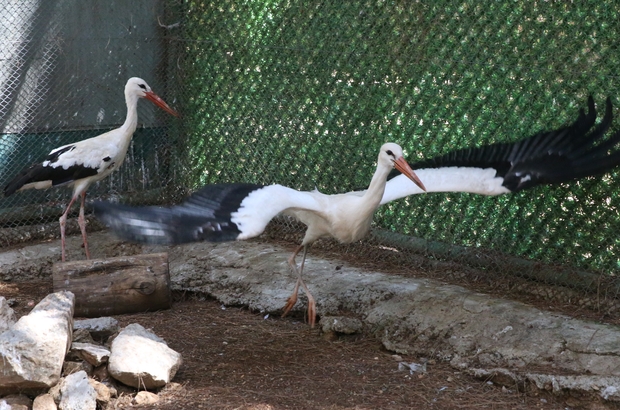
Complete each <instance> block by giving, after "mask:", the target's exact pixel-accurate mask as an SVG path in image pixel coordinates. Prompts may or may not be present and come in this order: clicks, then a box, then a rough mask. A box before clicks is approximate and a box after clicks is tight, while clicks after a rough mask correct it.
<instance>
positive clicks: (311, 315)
mask: <svg viewBox="0 0 620 410" xmlns="http://www.w3.org/2000/svg"><path fill="white" fill-rule="evenodd" d="M300 284H301V285H302V286H303V287H304V291H305V292H306V297H307V298H308V324H309V325H310V327H314V325H315V323H316V302H315V300H314V297H313V296H312V294H311V293H310V291H309V290H308V288H307V287H306V284H305V283H304V282H303V280H301V278H298V279H297V283H296V284H295V290H294V291H293V293H292V294H291V296H289V298H288V299H287V300H286V305H284V308H283V309H282V310H283V312H282V317H284V316H286V315H287V314H288V312H290V311H291V309H293V306H295V303H297V293H298V291H299V285H300Z"/></svg>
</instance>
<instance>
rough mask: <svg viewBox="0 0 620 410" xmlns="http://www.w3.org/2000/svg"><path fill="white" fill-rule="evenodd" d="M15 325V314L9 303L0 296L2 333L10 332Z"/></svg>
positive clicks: (0, 327)
mask: <svg viewBox="0 0 620 410" xmlns="http://www.w3.org/2000/svg"><path fill="white" fill-rule="evenodd" d="M14 323H15V312H13V309H11V306H10V305H9V302H8V301H7V300H6V299H5V298H4V297H3V296H0V333H2V332H4V331H5V330H8V329H9V327H11V326H12V325H13V324H14Z"/></svg>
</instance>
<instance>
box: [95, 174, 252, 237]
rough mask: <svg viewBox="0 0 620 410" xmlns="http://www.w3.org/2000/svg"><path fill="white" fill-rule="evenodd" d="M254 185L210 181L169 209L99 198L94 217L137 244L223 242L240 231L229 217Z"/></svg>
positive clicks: (236, 235) (237, 234)
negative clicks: (210, 183)
mask: <svg viewBox="0 0 620 410" xmlns="http://www.w3.org/2000/svg"><path fill="white" fill-rule="evenodd" d="M261 187H262V185H255V184H214V185H207V186H205V187H204V188H202V189H200V190H199V191H196V192H195V193H194V194H192V195H191V196H190V197H189V198H188V199H187V200H186V201H185V202H184V203H182V204H180V205H177V206H173V207H170V208H164V207H158V206H145V207H134V206H127V205H120V204H113V203H110V202H104V201H99V202H95V203H94V204H93V207H94V209H95V216H97V217H98V218H99V219H100V220H101V221H102V222H104V223H105V224H106V225H108V226H109V227H110V228H111V229H112V230H113V231H114V232H115V233H116V234H117V235H118V236H120V237H122V238H124V239H126V240H129V241H132V242H140V243H150V244H175V243H187V242H195V241H209V242H224V241H232V240H235V239H237V237H238V236H239V234H240V233H241V231H240V229H239V227H238V226H237V225H236V224H235V223H234V222H233V221H232V220H231V214H233V213H234V212H236V211H237V210H238V209H239V208H240V206H241V202H242V201H243V199H244V198H246V197H247V196H248V195H249V193H250V192H252V191H255V190H257V189H259V188H261Z"/></svg>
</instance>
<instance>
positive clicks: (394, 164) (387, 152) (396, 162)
mask: <svg viewBox="0 0 620 410" xmlns="http://www.w3.org/2000/svg"><path fill="white" fill-rule="evenodd" d="M378 162H379V166H385V167H389V168H390V169H392V168H396V169H397V170H398V171H400V172H401V173H402V174H403V175H405V176H406V177H407V178H409V179H410V180H412V181H413V183H414V184H416V185H417V186H419V187H420V188H421V189H422V190H423V191H426V188H425V187H424V184H423V183H422V181H420V178H418V176H417V175H416V174H415V172H413V170H412V169H411V167H410V166H409V164H408V163H407V161H406V160H405V158H404V157H403V149H402V148H401V147H400V145H398V144H395V143H393V142H388V143H385V144H383V145H382V146H381V151H379V160H378Z"/></svg>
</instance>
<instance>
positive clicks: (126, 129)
mask: <svg viewBox="0 0 620 410" xmlns="http://www.w3.org/2000/svg"><path fill="white" fill-rule="evenodd" d="M138 99H139V98H138V96H137V95H135V94H125V102H126V103H127V118H125V122H124V123H123V125H122V126H121V128H120V129H121V130H122V135H123V137H124V139H126V140H127V143H129V140H131V136H132V135H133V133H134V132H135V131H136V127H137V126H138Z"/></svg>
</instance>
